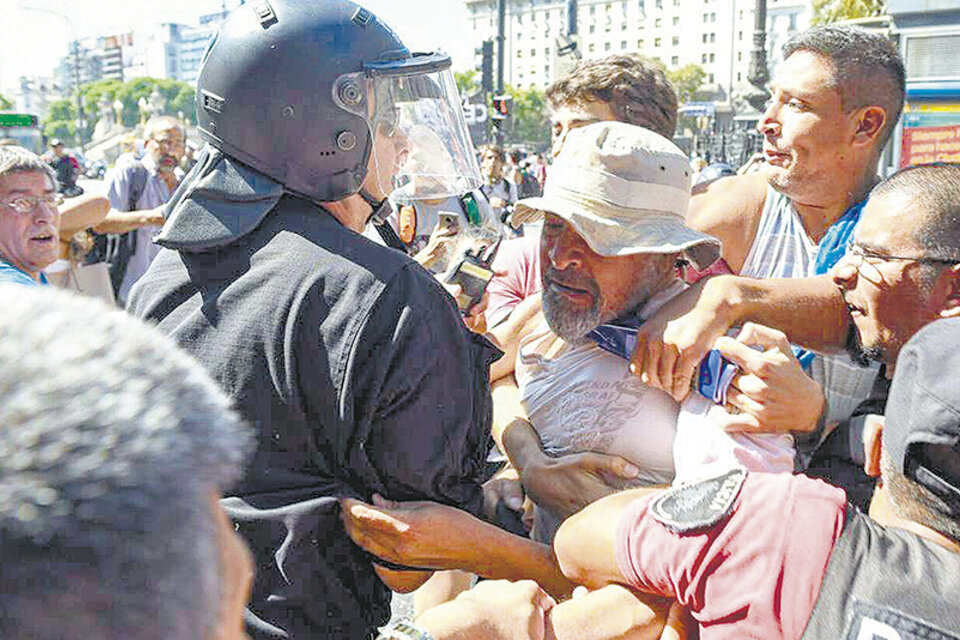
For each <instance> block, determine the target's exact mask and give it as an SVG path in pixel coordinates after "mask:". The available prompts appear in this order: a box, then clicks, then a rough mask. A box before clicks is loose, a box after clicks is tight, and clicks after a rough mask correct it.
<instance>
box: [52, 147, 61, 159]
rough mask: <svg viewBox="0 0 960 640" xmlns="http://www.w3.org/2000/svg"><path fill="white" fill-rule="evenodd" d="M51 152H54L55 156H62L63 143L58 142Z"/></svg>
mask: <svg viewBox="0 0 960 640" xmlns="http://www.w3.org/2000/svg"><path fill="white" fill-rule="evenodd" d="M53 154H54V155H55V156H57V157H58V158H60V157H62V156H63V145H62V144H58V145H56V146H55V147H53Z"/></svg>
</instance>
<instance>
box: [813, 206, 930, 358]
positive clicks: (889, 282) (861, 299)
mask: <svg viewBox="0 0 960 640" xmlns="http://www.w3.org/2000/svg"><path fill="white" fill-rule="evenodd" d="M922 216H923V212H922V211H920V210H919V209H918V207H917V206H916V205H915V204H914V203H913V202H911V200H910V199H909V198H906V197H904V196H902V195H900V194H896V193H890V194H887V195H884V196H881V197H874V198H870V200H869V202H867V205H866V206H865V207H864V210H863V214H862V217H861V219H860V223H859V225H858V226H857V231H856V235H855V237H854V243H853V247H852V248H851V250H850V251H849V252H848V253H847V255H846V256H845V257H844V258H843V259H842V260H841V261H840V262H839V263H837V265H836V266H835V267H834V268H833V271H832V272H831V275H832V277H833V281H834V283H835V284H836V285H837V286H838V287H840V291H841V293H842V294H843V299H844V301H845V302H846V304H847V308H848V309H849V310H850V315H851V317H852V319H853V324H854V327H855V331H856V336H855V338H856V341H857V343H858V344H857V345H854V348H855V349H856V350H858V351H860V353H861V354H862V355H865V356H866V357H868V358H870V359H872V360H877V361H879V362H883V363H885V364H887V365H888V366H891V365H893V364H894V363H895V362H896V359H897V354H899V353H900V348H901V347H902V346H903V345H904V344H905V343H906V342H907V340H909V339H910V338H911V337H912V336H913V334H915V333H916V332H917V331H919V330H920V329H921V328H922V327H923V326H925V325H927V324H929V323H930V322H933V321H934V320H936V319H937V318H938V317H939V316H938V314H939V311H940V308H939V305H938V302H937V300H936V298H935V296H933V295H931V293H930V288H929V286H924V285H925V283H924V282H923V279H922V277H921V275H922V269H923V268H924V267H923V266H922V265H920V264H918V263H917V262H915V261H911V260H889V259H888V260H884V259H883V257H884V256H886V257H889V256H901V257H914V258H920V257H924V256H926V255H927V253H926V251H925V250H924V249H923V248H922V247H920V245H919V244H918V243H917V242H916V240H914V239H913V234H912V230H913V229H916V228H917V227H918V225H919V224H920V223H921V221H922ZM858 252H859V253H862V254H864V256H865V257H863V258H861V257H860V256H855V255H854V254H856V253H858ZM858 263H859V267H857V266H856V265H857V264H858Z"/></svg>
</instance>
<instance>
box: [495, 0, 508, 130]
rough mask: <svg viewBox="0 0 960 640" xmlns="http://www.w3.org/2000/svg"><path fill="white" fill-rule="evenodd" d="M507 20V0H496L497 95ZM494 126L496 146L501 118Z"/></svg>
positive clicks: (500, 127) (501, 90)
mask: <svg viewBox="0 0 960 640" xmlns="http://www.w3.org/2000/svg"><path fill="white" fill-rule="evenodd" d="M506 21H507V1H506V0H497V95H503V62H504V57H505V55H504V47H505V46H506V41H507V39H506V37H504V29H505V27H506ZM498 122H499V124H498V125H497V126H496V142H497V146H500V147H502V146H503V120H500V121H498Z"/></svg>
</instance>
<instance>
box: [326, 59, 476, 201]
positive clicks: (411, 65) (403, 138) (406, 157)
mask: <svg viewBox="0 0 960 640" xmlns="http://www.w3.org/2000/svg"><path fill="white" fill-rule="evenodd" d="M333 90H334V101H335V102H336V103H337V105H338V106H339V107H340V108H341V109H344V110H346V111H348V112H350V113H352V114H354V115H357V116H360V117H362V118H363V119H364V120H366V122H367V126H368V128H369V130H370V136H371V139H372V140H373V148H372V150H371V152H370V160H369V162H368V164H367V167H368V176H367V179H366V181H365V183H364V184H365V187H366V189H367V191H368V192H369V195H371V196H373V197H375V198H384V197H386V196H387V195H388V194H390V193H391V192H393V191H394V190H395V189H401V190H402V193H403V196H404V198H408V199H423V198H427V199H431V198H445V197H449V196H457V195H460V194H463V193H466V192H467V191H470V190H472V189H476V188H477V187H479V186H480V184H481V179H480V168H479V166H478V165H477V160H476V154H475V152H474V149H473V143H472V142H471V140H470V134H469V132H468V130H467V124H466V122H465V120H464V117H463V109H462V107H461V104H460V96H459V94H458V92H457V85H456V82H455V81H454V78H453V73H452V72H451V71H450V58H449V57H448V56H446V55H444V54H427V55H422V54H415V55H414V56H413V57H412V58H409V59H406V60H401V61H395V62H383V63H372V64H368V65H366V70H365V71H362V72H360V73H351V74H346V75H343V76H340V77H339V78H337V81H336V82H335V83H334V87H333Z"/></svg>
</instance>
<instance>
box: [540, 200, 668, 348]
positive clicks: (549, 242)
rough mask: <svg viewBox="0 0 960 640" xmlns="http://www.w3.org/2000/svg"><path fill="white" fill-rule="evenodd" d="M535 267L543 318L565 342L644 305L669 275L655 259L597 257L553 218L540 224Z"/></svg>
mask: <svg viewBox="0 0 960 640" xmlns="http://www.w3.org/2000/svg"><path fill="white" fill-rule="evenodd" d="M540 262H541V264H542V265H543V267H542V281H543V313H544V315H545V316H546V319H547V323H548V324H549V325H550V328H551V329H552V330H553V332H554V333H556V334H557V335H558V336H560V337H561V338H563V339H565V340H569V341H578V340H580V339H582V338H583V337H584V336H586V334H587V333H588V332H589V331H590V330H591V329H593V328H594V327H596V326H597V325H599V324H602V323H604V322H609V321H610V320H613V319H614V318H616V317H617V316H619V315H622V314H623V313H625V312H627V311H631V310H632V309H634V308H636V307H637V306H639V305H641V304H643V303H644V302H646V301H647V299H649V297H650V295H651V293H652V292H653V291H655V290H656V289H655V288H656V287H657V286H658V285H659V284H660V283H661V282H662V281H663V280H664V279H665V277H666V276H667V275H669V274H665V273H664V265H669V263H668V262H666V261H665V259H664V256H663V255H660V254H635V255H630V256H619V257H613V258H612V257H607V256H601V255H600V254H598V253H596V252H595V251H594V250H593V249H591V248H590V246H589V245H587V243H586V241H585V240H584V239H583V238H582V237H581V236H580V235H579V234H578V233H577V232H576V231H575V230H574V229H573V227H572V226H570V224H569V223H568V222H566V221H565V220H564V219H563V218H561V217H559V216H556V215H554V214H552V213H547V214H546V215H545V218H544V222H543V233H542V235H541V236H540ZM669 268H670V267H669V266H667V271H669Z"/></svg>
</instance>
